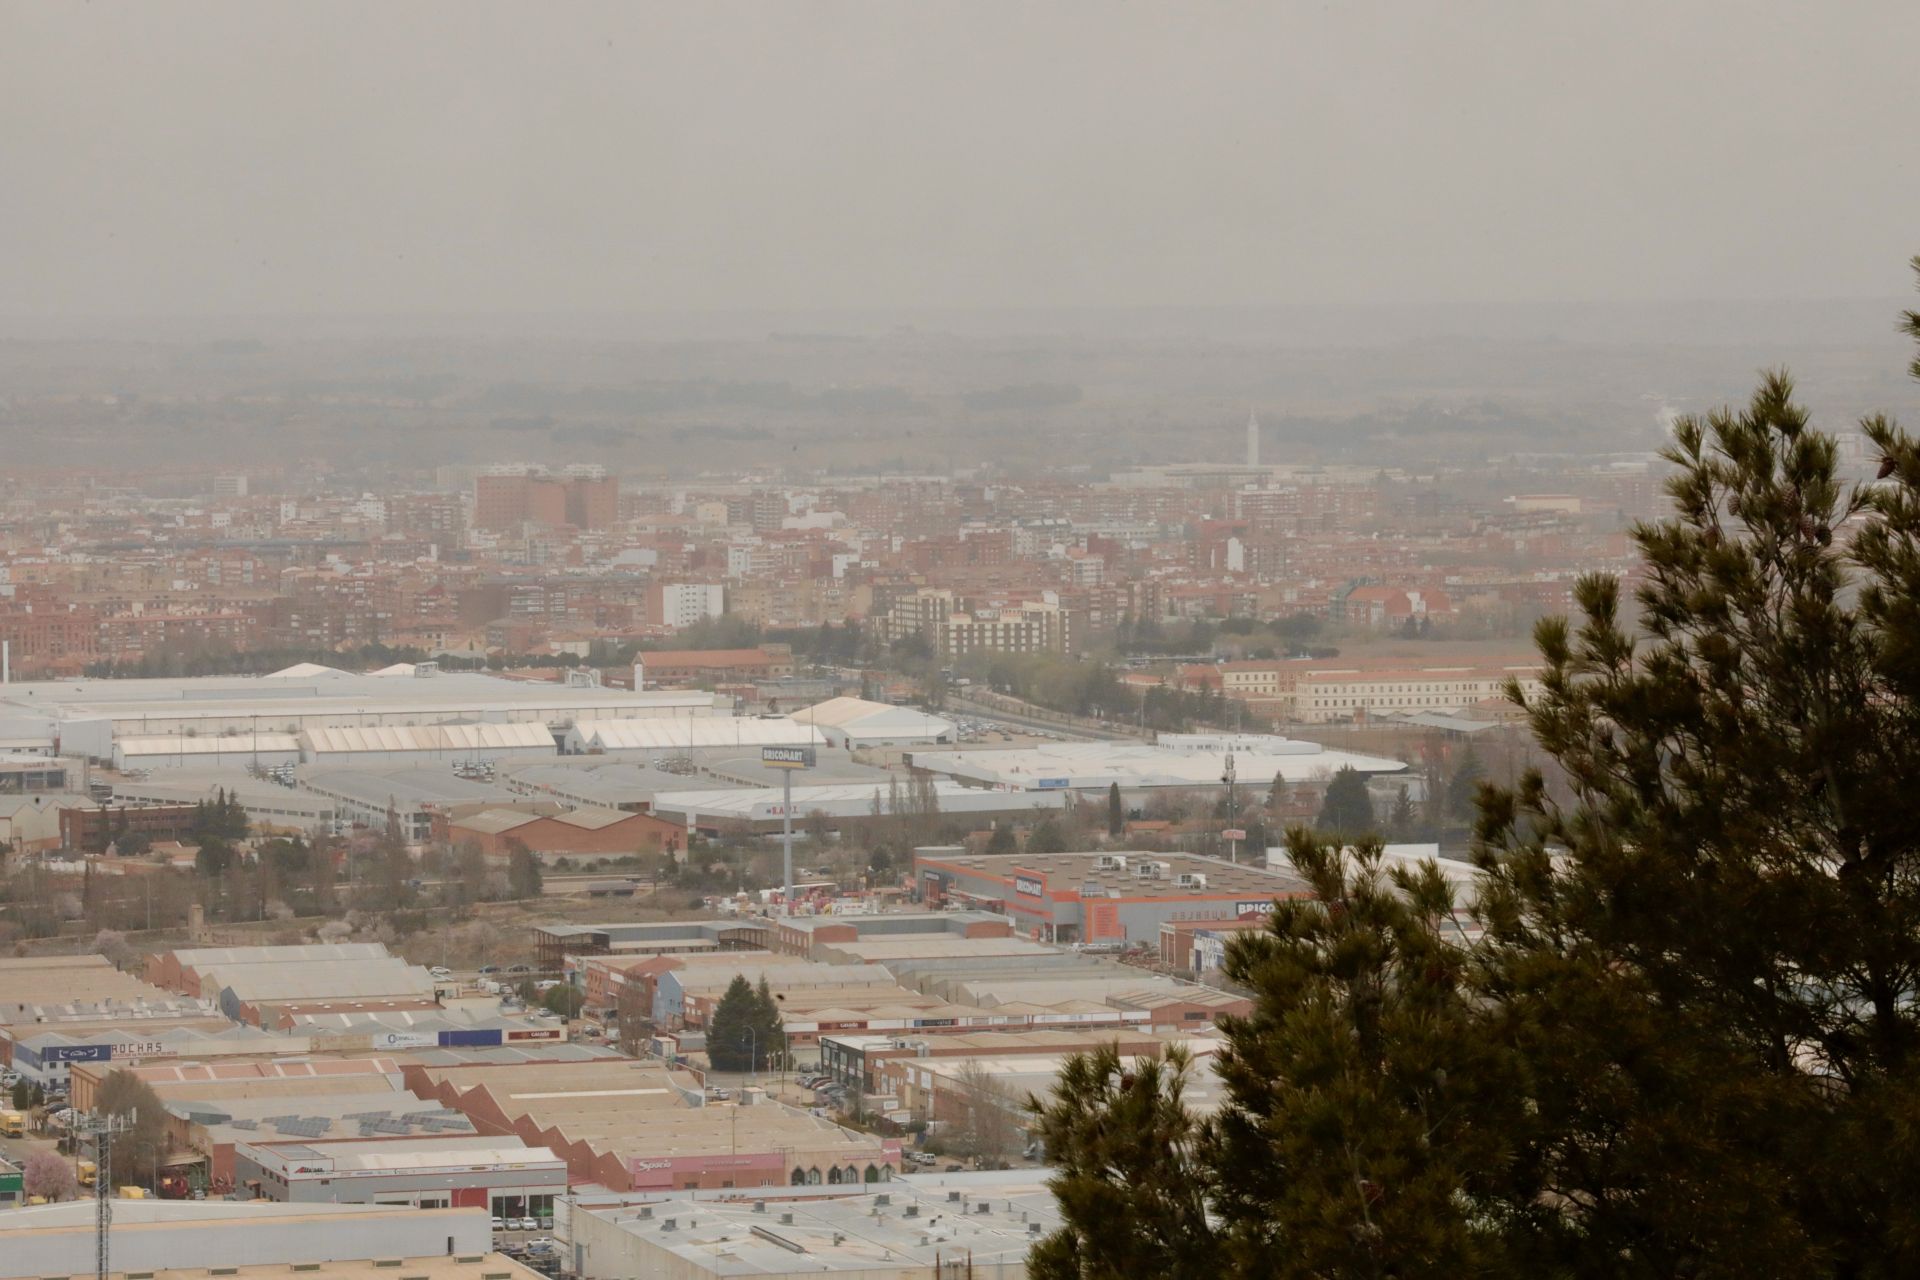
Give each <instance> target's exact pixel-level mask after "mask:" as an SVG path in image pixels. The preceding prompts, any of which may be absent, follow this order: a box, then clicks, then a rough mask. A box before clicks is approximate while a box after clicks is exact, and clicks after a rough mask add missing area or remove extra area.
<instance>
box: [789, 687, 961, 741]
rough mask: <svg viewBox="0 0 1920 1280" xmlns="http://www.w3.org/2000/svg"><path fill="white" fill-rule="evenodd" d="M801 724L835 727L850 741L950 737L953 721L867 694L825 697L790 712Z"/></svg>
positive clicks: (939, 738) (951, 736)
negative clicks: (879, 699)
mask: <svg viewBox="0 0 1920 1280" xmlns="http://www.w3.org/2000/svg"><path fill="white" fill-rule="evenodd" d="M793 718H794V719H795V720H797V721H799V722H801V723H802V724H814V725H820V726H822V727H824V728H828V729H835V730H838V731H839V732H840V733H842V734H844V735H846V737H847V738H848V739H849V740H850V741H852V742H860V741H863V740H866V741H875V740H888V739H891V740H895V741H898V740H901V739H907V738H911V739H916V740H918V741H922V742H935V741H942V740H944V741H952V739H953V722H952V721H951V720H943V719H941V718H940V717H939V716H936V715H934V714H933V713H932V712H930V711H921V710H919V709H918V708H915V707H896V706H893V705H891V704H890V703H885V702H872V701H869V700H868V699H866V698H828V699H827V700H826V701H825V702H821V703H816V704H815V705H814V706H811V707H807V708H805V709H803V710H800V711H796V712H794V713H793Z"/></svg>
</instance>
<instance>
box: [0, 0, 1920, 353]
mask: <svg viewBox="0 0 1920 1280" xmlns="http://www.w3.org/2000/svg"><path fill="white" fill-rule="evenodd" d="M1917 48H1920V3H1915V0H1874V2H1871V3H1868V2H1860V3H1846V2H1841V3H1793V4H1789V3H1784V2H1782V0H1743V2H1741V3H1726V4H1720V3H1705V2H1701V0H1657V2H1649V3H1626V2H1615V0H1585V2H1582V3H1573V4H1565V3H1541V2H1540V0H1513V2H1512V3H1462V2H1457V0H1456V2H1448V3H1440V2H1435V3H1417V4H1416V3H1387V2H1384V0H1374V2H1370V3H1354V2H1349V3H1330V4H1325V5H1320V4H1313V5H1308V4H1295V3H1286V2H1283V0H1272V2H1270V3H1265V4H1253V3H1244V4H1243V3H1227V2H1220V3H1207V2H1205V0H1183V2H1180V3H1173V2H1171V0H1169V2H1168V3H1161V4H1135V3H1125V2H1123V0H1097V2H1093V0H1090V2H1073V0H1023V2H1021V3H992V2H990V0H960V2H958V3H924V2H921V0H873V2H866V3H826V2H821V3H807V2H805V0H763V2H761V3H753V4H726V3H714V2H713V0H685V2H684V3H675V4H664V3H660V4H655V3H644V2H639V0H631V2H627V3H616V4H587V3H532V2H531V0H529V2H527V3H519V4H488V3H474V2H472V0H459V2H457V3H448V4H430V3H395V2H393V0H378V2H376V3H366V4H354V3H342V2H341V0H326V2H324V3H319V2H309V3H299V4H293V3H260V2H259V0H239V2H235V3H218V4H207V3H184V2H181V0H167V2H166V3H95V4H79V3H45V2H41V0H0V314H11V315H14V316H22V315H25V316H33V315H45V316H53V315H62V316H74V315H123V316H124V315H141V314H156V313H195V314H233V313H242V314H245V313H279V314H287V313H295V314H313V313H330V314H339V313H380V314H394V313H422V312H428V313H473V312H481V313H488V312H522V311H592V312H635V311H657V310H680V309H687V308H699V309H707V308H740V307H744V308H808V307H815V306H819V307H881V308H895V307H912V308H923V307H1029V306H1067V307H1085V306H1108V305H1141V304H1150V305H1158V304H1182V305H1186V304H1220V303H1224V304H1272V303H1326V302H1337V303H1398V302H1434V301H1441V302H1445V301H1456V300H1457V301H1467V300H1478V301H1507V300H1556V299H1563V298H1578V299H1667V298H1700V297H1733V298H1738V297H1792V296H1825V297H1835V296H1860V295H1876V296H1887V295H1895V294H1899V293H1901V292H1903V291H1904V290H1905V289H1906V287H1907V278H1906V268H1905V265H1904V263H1905V261H1906V259H1907V258H1908V257H1909V256H1911V255H1912V254H1914V253H1920V75H1915V73H1914V64H1913V58H1914V50H1915V49H1917Z"/></svg>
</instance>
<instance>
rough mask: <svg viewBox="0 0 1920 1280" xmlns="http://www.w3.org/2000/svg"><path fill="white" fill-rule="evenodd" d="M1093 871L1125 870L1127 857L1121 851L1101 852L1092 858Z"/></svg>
mask: <svg viewBox="0 0 1920 1280" xmlns="http://www.w3.org/2000/svg"><path fill="white" fill-rule="evenodd" d="M1093 869H1094V870H1095V871H1125V870H1126V869H1127V857H1126V855H1125V854H1123V853H1103V854H1101V855H1100V856H1099V857H1097V858H1095V859H1094V860H1093Z"/></svg>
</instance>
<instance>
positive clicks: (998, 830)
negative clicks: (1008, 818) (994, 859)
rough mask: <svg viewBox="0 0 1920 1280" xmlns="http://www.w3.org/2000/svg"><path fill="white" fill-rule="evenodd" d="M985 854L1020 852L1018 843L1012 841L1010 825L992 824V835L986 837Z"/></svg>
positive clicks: (1011, 827)
mask: <svg viewBox="0 0 1920 1280" xmlns="http://www.w3.org/2000/svg"><path fill="white" fill-rule="evenodd" d="M987 852H988V853H1018V852H1020V844H1019V841H1017V840H1015V839H1014V835H1013V824H1012V823H1008V822H996V823H994V825H993V834H992V835H990V836H988V837H987Z"/></svg>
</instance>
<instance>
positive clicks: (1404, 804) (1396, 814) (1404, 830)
mask: <svg viewBox="0 0 1920 1280" xmlns="http://www.w3.org/2000/svg"><path fill="white" fill-rule="evenodd" d="M1387 830H1388V832H1389V833H1390V834H1391V835H1392V836H1393V839H1394V842H1395V843H1397V844H1406V843H1408V842H1410V841H1412V840H1413V838H1414V837H1415V836H1416V835H1417V834H1418V833H1419V830H1420V818H1419V816H1418V815H1417V814H1415V813H1414V811H1413V800H1412V799H1411V798H1410V797H1409V796H1408V795H1407V789H1406V788H1405V787H1402V788H1400V793H1399V794H1398V795H1396V796H1395V797H1394V799H1393V813H1392V814H1391V815H1390V816H1389V817H1388V818H1387Z"/></svg>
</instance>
